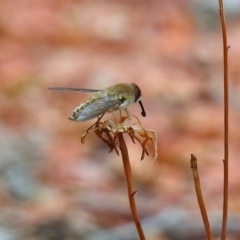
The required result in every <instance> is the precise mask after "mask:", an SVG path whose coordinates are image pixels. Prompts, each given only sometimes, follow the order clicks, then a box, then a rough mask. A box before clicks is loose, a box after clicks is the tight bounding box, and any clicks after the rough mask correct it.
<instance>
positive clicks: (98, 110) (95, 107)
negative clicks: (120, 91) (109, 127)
mask: <svg viewBox="0 0 240 240" xmlns="http://www.w3.org/2000/svg"><path fill="white" fill-rule="evenodd" d="M118 104H121V100H120V99H115V98H113V97H112V98H108V99H105V98H99V99H96V100H94V101H92V102H91V103H89V104H88V105H86V106H85V107H84V108H83V109H82V111H81V113H80V114H79V116H78V119H77V121H86V120H89V119H92V118H95V117H98V116H99V115H101V114H103V113H105V112H107V111H108V110H110V109H111V108H113V107H115V106H116V105H118Z"/></svg>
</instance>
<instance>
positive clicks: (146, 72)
mask: <svg viewBox="0 0 240 240" xmlns="http://www.w3.org/2000/svg"><path fill="white" fill-rule="evenodd" d="M233 2H234V1H233ZM235 2H237V1H235ZM230 3H231V1H230ZM239 6H240V3H239ZM226 13H227V27H228V39H229V44H230V45H231V48H230V51H229V76H230V98H231V100H230V104H231V106H230V144H231V145H230V161H231V162H230V188H229V191H230V195H229V218H230V222H229V229H230V230H231V235H230V234H229V239H239V236H240V233H239V229H240V228H238V227H236V226H237V225H236V223H237V224H238V223H239V219H240V215H239V211H240V201H239V197H240V191H239V187H240V178H239V155H240V150H239V146H240V145H239V144H240V141H239V140H240V125H239V121H240V107H239V105H240V103H239V101H240V98H239V96H240V81H239V76H240V67H239V66H240V65H239V57H240V45H239V42H240V34H239V24H240V10H239V8H238V5H236V6H234V5H233V7H232V5H231V4H230V5H227V6H226ZM222 78H223V73H222V38H221V29H220V23H219V16H218V7H217V6H211V5H208V1H196V0H195V1H187V0H182V1H176V0H175V1H174V0H172V1H166V0H163V1H157V0H155V1H154V0H151V1H142V0H138V1H137V0H132V1H110V0H106V1H76V0H75V1H74V0H72V1H64V0H35V1H30V0H21V1H8V0H2V1H1V2H0V81H1V82H0V83H1V92H0V116H1V119H0V128H1V135H0V146H1V149H0V171H1V172H0V173H1V175H0V187H1V191H0V204H1V205H0V206H1V209H0V223H1V224H0V226H1V227H0V240H15V239H34V240H35V239H36V240H42V239H51V240H52V239H56V240H58V239H69V240H70V239H71V240H72V239H74V240H75V239H105V240H106V239H113V237H112V235H110V233H112V234H113V236H115V238H114V239H137V238H136V231H135V229H134V227H133V228H132V229H133V230H132V232H130V235H127V234H129V233H128V231H127V230H126V229H125V228H126V226H128V225H126V224H128V223H129V224H131V223H132V217H131V215H130V211H129V206H128V200H127V192H126V184H125V180H124V175H123V168H122V162H121V158H120V157H119V156H117V155H116V154H115V153H114V152H113V153H110V154H108V148H107V146H106V145H104V144H103V143H102V142H101V141H100V140H99V139H98V138H97V137H96V136H95V135H94V134H90V135H89V136H88V137H87V139H86V142H85V144H84V145H82V144H81V142H80V136H81V134H82V133H83V132H84V129H86V128H87V127H88V126H90V125H91V124H92V123H93V121H89V122H83V123H75V122H71V121H69V120H68V119H67V118H68V117H69V116H71V114H72V111H73V109H74V108H75V107H76V106H77V105H78V104H80V103H81V102H82V101H84V100H86V99H87V98H88V97H89V94H79V93H61V92H60V93H59V92H50V91H48V90H47V88H48V87H51V86H71V87H85V88H96V89H102V88H105V87H108V86H110V85H113V84H116V83H118V82H126V83H131V82H135V83H137V84H138V85H139V86H140V87H141V89H142V92H143V98H142V101H143V103H144V106H145V109H146V111H147V117H146V118H142V117H141V116H140V109H139V106H138V105H136V106H132V107H131V108H130V110H131V112H133V113H134V114H136V115H139V118H140V120H141V122H142V124H143V126H145V127H146V128H150V129H153V130H155V131H156V133H157V136H158V154H159V155H158V159H157V161H156V163H155V164H153V163H152V161H151V159H150V158H146V159H145V160H144V161H142V162H141V161H140V155H141V149H140V146H139V145H137V144H136V146H135V145H134V144H133V143H132V142H131V141H130V139H129V138H128V137H126V139H127V143H128V146H129V153H130V159H131V164H132V169H133V177H134V181H135V186H136V189H137V190H138V191H139V193H138V194H137V195H136V198H137V205H138V210H139V214H140V216H141V217H142V219H145V221H146V222H145V223H146V225H143V228H144V230H145V232H146V237H147V239H148V240H155V239H164V240H165V239H178V240H179V239H204V236H205V235H204V230H203V226H202V222H201V217H200V213H199V209H198V204H197V200H196V196H195V191H194V185H193V179H192V173H191V170H190V164H189V159H190V154H191V153H194V154H195V155H196V156H197V157H198V160H199V162H198V164H199V171H200V175H201V182H202V190H203V194H204V198H205V200H206V206H207V209H208V211H209V215H210V216H211V217H212V221H213V225H214V226H213V227H214V230H216V236H218V234H219V232H218V231H219V229H220V226H221V222H220V220H221V210H222V183H223V166H222V159H223V107H222V105H223V100H222V99H223V87H222V85H223V84H222V81H223V80H222ZM213 212H214V214H213ZM164 214H165V215H164ZM192 214H195V215H194V217H192ZM156 216H159V217H160V218H161V216H165V218H164V217H163V219H158V218H156ZM181 219H185V220H186V222H185V223H184V222H183V221H181ZM195 221H196V222H195ZM174 223H175V225H174ZM194 223H195V224H194ZM233 223H235V225H233ZM171 224H172V225H171ZM191 224H192V225H191ZM171 226H172V227H171ZM234 226H235V227H234ZM239 226H240V224H239ZM124 229H125V230H124ZM103 230H105V231H106V232H103ZM230 230H229V232H230ZM114 231H116V232H114ZM117 231H118V232H120V233H119V235H117ZM194 231H196V233H194ZM101 234H102V235H101ZM104 234H105V235H104ZM120 235H121V236H120ZM100 236H102V237H100ZM130 236H131V237H130ZM181 237H182V238H181Z"/></svg>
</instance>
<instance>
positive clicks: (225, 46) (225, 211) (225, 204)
mask: <svg viewBox="0 0 240 240" xmlns="http://www.w3.org/2000/svg"><path fill="white" fill-rule="evenodd" d="M219 13H220V19H221V26H222V38H223V64H224V161H223V164H224V184H223V219H222V234H221V240H225V239H226V232H227V217H228V171H229V170H228V155H229V148H228V145H229V141H228V112H229V111H228V106H229V104H228V48H229V47H228V43H227V31H226V24H225V15H224V7H223V1H222V0H219Z"/></svg>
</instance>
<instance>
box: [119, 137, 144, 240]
mask: <svg viewBox="0 0 240 240" xmlns="http://www.w3.org/2000/svg"><path fill="white" fill-rule="evenodd" d="M118 140H119V148H120V151H121V155H122V160H123V166H124V172H125V176H126V180H127V189H128V198H129V203H130V208H131V212H132V216H133V219H134V222H135V225H136V228H137V231H138V235H139V238H140V240H145V236H144V232H143V229H142V226H141V223H140V220H139V216H138V212H137V207H136V203H135V198H134V196H135V193H136V191H134V188H133V180H132V170H131V165H130V161H129V155H128V149H127V145H126V142H125V140H124V138H123V134H122V133H121V132H119V133H118Z"/></svg>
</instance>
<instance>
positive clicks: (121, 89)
mask: <svg viewBox="0 0 240 240" xmlns="http://www.w3.org/2000/svg"><path fill="white" fill-rule="evenodd" d="M48 89H49V90H60V91H77V92H95V94H94V95H93V96H92V97H91V98H89V99H88V100H87V101H85V102H83V103H82V104H80V105H79V106H78V107H76V109H75V110H74V111H73V115H72V116H71V117H69V119H70V120H72V121H87V120H90V119H93V118H95V117H99V116H101V115H102V116H103V115H104V114H105V113H106V112H113V111H117V110H121V109H125V110H126V111H127V107H128V106H129V105H131V104H133V103H135V102H139V104H140V107H141V110H142V112H141V115H142V116H143V117H146V112H145V110H144V107H143V104H142V102H141V100H140V98H141V90H140V88H139V87H138V86H137V85H136V84H135V83H131V84H127V83H119V84H116V85H113V86H110V87H108V88H105V89H103V90H96V89H86V88H68V87H51V88H48Z"/></svg>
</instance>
